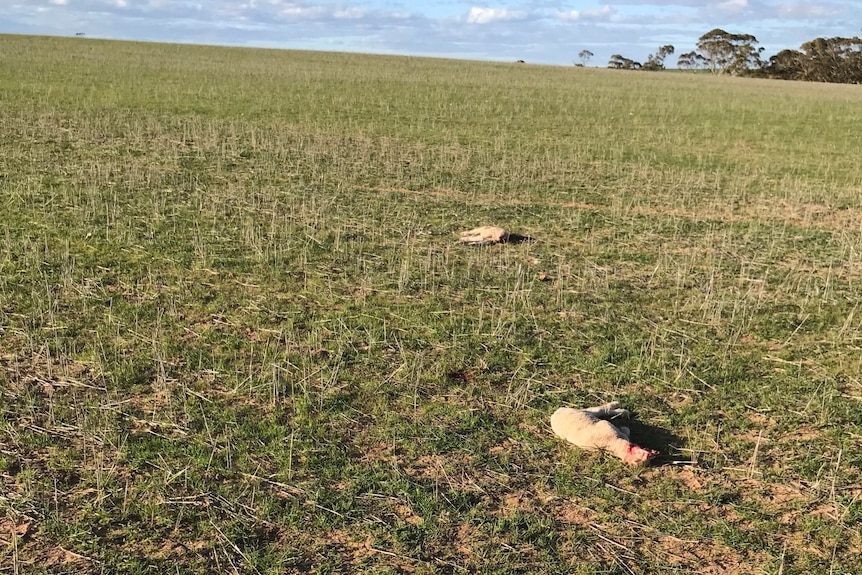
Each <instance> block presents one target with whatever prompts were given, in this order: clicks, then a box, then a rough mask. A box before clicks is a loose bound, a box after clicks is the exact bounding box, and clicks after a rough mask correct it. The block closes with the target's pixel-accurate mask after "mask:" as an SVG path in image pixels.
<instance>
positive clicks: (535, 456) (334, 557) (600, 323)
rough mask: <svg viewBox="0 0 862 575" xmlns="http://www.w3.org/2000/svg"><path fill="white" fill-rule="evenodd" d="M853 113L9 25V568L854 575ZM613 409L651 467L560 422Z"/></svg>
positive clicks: (861, 394) (860, 481)
mask: <svg viewBox="0 0 862 575" xmlns="http://www.w3.org/2000/svg"><path fill="white" fill-rule="evenodd" d="M860 125H862V90H860V87H859V86H837V85H823V84H801V83H790V82H779V81H760V80H752V79H747V80H746V79H733V78H713V77H707V76H702V75H689V74H649V73H644V72H633V73H627V72H617V71H608V70H596V69H580V68H578V69H576V68H556V67H540V66H531V65H516V64H498V63H479V62H458V61H446V60H430V59H418V58H399V57H372V56H362V55H348V54H326V53H310V52H308V53H303V52H290V51H262V50H261V51H259V50H241V49H226V48H213V47H195V46H174V45H157V44H135V43H119V42H104V41H95V40H89V39H57V38H54V39H51V38H33V37H23V36H0V240H2V241H0V394H2V397H0V479H2V485H0V573H16V574H19V573H45V572H50V573H60V572H63V573H130V574H143V573H261V574H264V573H321V574H322V573H347V572H365V573H417V574H420V573H453V574H457V573H535V574H539V573H541V574H546V573H619V574H632V573H637V574H646V573H709V574H719V573H758V574H784V575H789V574H792V573H799V574H802V573H834V574H858V573H862V536H860V533H859V529H858V525H859V523H860V521H862V501H860V498H862V383H860V375H859V374H860V370H862V310H859V309H858V308H859V305H860V301H862V298H860V296H862V163H860V161H859V158H860V157H862V135H860V130H859V127H860ZM482 224H497V225H502V226H504V227H507V228H508V229H510V230H512V231H513V232H517V233H519V234H523V235H527V236H530V237H531V238H533V239H534V241H531V242H525V243H521V244H517V245H512V244H510V245H499V246H490V247H486V248H470V247H465V246H460V245H458V244H457V243H456V241H455V240H456V238H457V233H458V232H459V231H460V230H463V229H467V228H469V227H473V226H476V225H482ZM613 399H616V400H619V401H622V402H623V403H624V404H625V405H626V406H628V407H629V408H631V409H632V410H633V411H634V412H635V414H636V416H637V424H636V425H635V426H634V427H633V431H634V434H635V435H636V436H637V437H636V438H637V439H638V440H640V442H641V443H642V444H644V445H647V446H650V447H654V448H657V449H659V450H660V451H661V452H662V455H661V457H660V458H659V460H658V461H657V462H656V464H655V465H654V466H652V467H649V468H646V469H632V468H629V467H627V466H624V465H623V464H622V463H621V462H619V461H617V460H615V459H612V458H609V457H608V456H606V455H603V454H597V453H585V452H582V451H579V450H578V449H576V448H572V447H570V446H567V445H566V444H564V443H563V442H562V441H560V440H557V439H556V438H554V437H553V436H552V434H551V432H550V429H549V425H548V419H549V416H550V414H551V413H552V412H553V410H554V409H556V408H557V407H558V406H561V405H576V406H583V405H587V404H590V405H594V404H596V403H599V402H604V401H609V400H613Z"/></svg>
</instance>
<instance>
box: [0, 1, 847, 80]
mask: <svg viewBox="0 0 862 575" xmlns="http://www.w3.org/2000/svg"><path fill="white" fill-rule="evenodd" d="M713 28H723V29H724V30H727V31H728V32H733V33H745V34H753V35H754V36H756V37H757V39H758V40H759V42H760V46H762V47H763V48H764V56H767V57H768V56H770V55H772V54H775V53H776V52H778V51H780V50H782V49H785V48H799V46H800V44H802V43H803V42H806V41H808V40H811V39H813V38H817V37H831V36H857V35H862V0H825V1H820V0H809V1H805V0H798V1H797V0H613V1H608V2H603V1H600V0H572V1H554V0H490V1H489V2H483V1H479V0H467V1H466V2H462V1H459V0H443V1H439V2H429V1H418V2H406V1H397V0H344V1H334V2H332V1H314V0H308V1H292V0H0V33H12V34H40V35H52V36H74V35H75V34H76V33H82V34H85V35H86V36H87V37H90V38H111V39H121V40H144V41H156V42H180V43H194V44H218V45H230V46H248V47H266V48H289V49H303V50H334V51H343V52H367V53H374V54H402V55H413V56H433V57H444V58H459V59H470V60H494V61H515V60H524V61H526V62H528V63H535V64H551V65H563V66H570V65H572V64H573V63H575V62H579V61H580V59H579V57H578V54H579V53H580V52H581V51H582V50H589V51H590V52H592V53H593V57H592V58H590V60H589V61H588V65H590V66H606V65H607V62H608V59H609V58H610V56H611V55H613V54H621V55H623V56H625V57H627V58H631V59H633V60H638V61H641V62H643V61H645V60H646V59H647V57H648V55H649V54H651V53H654V52H656V50H657V49H658V47H659V46H662V45H665V44H671V45H673V46H674V47H675V48H676V56H671V57H670V58H669V59H668V61H667V64H668V65H670V66H671V67H672V66H675V64H676V57H677V56H678V55H679V54H681V53H683V52H687V51H689V50H693V49H694V47H695V44H696V43H697V38H698V37H699V36H701V35H702V34H704V33H705V32H708V31H710V30H712V29H713Z"/></svg>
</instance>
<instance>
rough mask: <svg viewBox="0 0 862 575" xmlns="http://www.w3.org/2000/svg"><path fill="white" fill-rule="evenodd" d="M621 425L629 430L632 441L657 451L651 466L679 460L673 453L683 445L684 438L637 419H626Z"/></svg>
mask: <svg viewBox="0 0 862 575" xmlns="http://www.w3.org/2000/svg"><path fill="white" fill-rule="evenodd" d="M623 425H626V426H627V427H628V428H629V429H630V430H631V437H632V441H633V442H634V443H636V444H637V445H640V446H641V447H645V448H648V449H655V450H656V451H658V452H659V455H658V457H656V458H655V459H653V460H652V463H651V466H653V467H660V466H662V465H670V464H671V463H672V462H673V461H678V460H679V458H680V457H679V456H676V455H674V454H675V453H677V452H679V450H680V448H681V447H683V446H684V443H685V440H683V439H682V438H681V437H680V436H678V435H676V434H675V433H673V432H672V431H670V430H669V429H665V428H663V427H658V426H656V425H647V424H645V423H642V422H640V421H637V420H631V421H628V422H626V423H625V424H623Z"/></svg>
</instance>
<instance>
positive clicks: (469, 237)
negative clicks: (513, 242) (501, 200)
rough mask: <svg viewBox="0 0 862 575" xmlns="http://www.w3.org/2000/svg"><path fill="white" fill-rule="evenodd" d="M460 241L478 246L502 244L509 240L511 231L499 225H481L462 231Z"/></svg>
mask: <svg viewBox="0 0 862 575" xmlns="http://www.w3.org/2000/svg"><path fill="white" fill-rule="evenodd" d="M458 241H460V242H463V243H465V244H472V245H477V246H485V245H489V244H502V243H505V242H507V241H509V232H508V231H507V230H505V229H503V228H500V227H497V226H481V227H478V228H473V229H472V230H467V231H466V232H461V237H460V239H459V240H458Z"/></svg>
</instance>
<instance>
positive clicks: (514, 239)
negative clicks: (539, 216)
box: [503, 232, 535, 244]
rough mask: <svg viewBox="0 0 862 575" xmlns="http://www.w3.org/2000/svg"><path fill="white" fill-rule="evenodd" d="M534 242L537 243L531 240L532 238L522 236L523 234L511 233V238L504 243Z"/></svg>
mask: <svg viewBox="0 0 862 575" xmlns="http://www.w3.org/2000/svg"><path fill="white" fill-rule="evenodd" d="M533 241H535V240H534V239H533V238H531V237H530V236H522V235H521V234H513V233H511V232H510V233H509V237H508V238H507V239H506V241H505V242H503V243H506V244H522V243H524V242H533Z"/></svg>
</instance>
